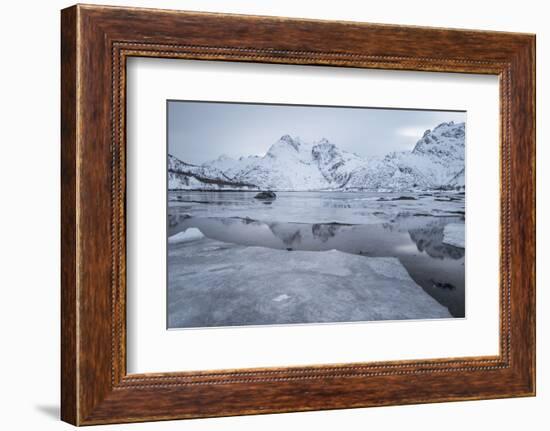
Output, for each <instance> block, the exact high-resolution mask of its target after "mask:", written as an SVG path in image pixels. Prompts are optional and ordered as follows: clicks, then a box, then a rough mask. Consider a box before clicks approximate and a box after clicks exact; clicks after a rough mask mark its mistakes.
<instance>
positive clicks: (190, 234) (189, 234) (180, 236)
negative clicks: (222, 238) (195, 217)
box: [168, 227, 204, 244]
mask: <svg viewBox="0 0 550 431" xmlns="http://www.w3.org/2000/svg"><path fill="white" fill-rule="evenodd" d="M202 238H204V235H203V234H202V232H201V231H200V229H197V228H196V227H190V228H188V229H186V230H184V231H183V232H178V233H177V234H175V235H172V236H171V237H169V238H168V243H169V244H174V243H178V242H191V241H196V240H198V239H202Z"/></svg>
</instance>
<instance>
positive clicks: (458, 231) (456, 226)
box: [443, 223, 466, 248]
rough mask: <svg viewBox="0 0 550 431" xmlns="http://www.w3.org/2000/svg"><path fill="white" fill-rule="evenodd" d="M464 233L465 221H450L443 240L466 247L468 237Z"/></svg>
mask: <svg viewBox="0 0 550 431" xmlns="http://www.w3.org/2000/svg"><path fill="white" fill-rule="evenodd" d="M464 233H465V232H464V223H449V224H448V225H446V226H445V229H444V230H443V242H444V243H445V244H449V245H454V246H455V247H460V248H464V246H465V239H466V238H465V234H464Z"/></svg>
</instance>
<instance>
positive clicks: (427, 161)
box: [168, 121, 465, 191]
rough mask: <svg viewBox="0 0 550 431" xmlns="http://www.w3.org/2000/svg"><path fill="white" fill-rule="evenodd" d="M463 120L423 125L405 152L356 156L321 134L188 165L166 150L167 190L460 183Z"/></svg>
mask: <svg viewBox="0 0 550 431" xmlns="http://www.w3.org/2000/svg"><path fill="white" fill-rule="evenodd" d="M464 149H465V124H464V123H454V122H452V121H451V122H449V123H441V124H439V125H437V126H436V127H435V128H434V129H432V130H426V131H425V132H424V134H423V136H422V137H421V138H420V139H419V140H418V141H417V143H416V144H415V146H414V147H413V149H412V150H411V151H400V152H391V153H389V154H387V155H385V156H383V157H361V156H359V155H357V154H355V153H352V152H349V151H346V150H343V149H341V148H339V147H338V146H337V145H336V144H334V143H332V142H330V141H328V140H327V139H325V138H322V139H320V140H319V141H314V142H305V141H303V140H301V139H300V138H299V137H292V136H290V135H283V136H282V137H281V138H280V139H279V140H277V141H276V142H275V143H273V144H272V145H271V146H270V147H269V149H268V151H267V152H266V154H265V155H264V156H263V157H262V156H243V157H239V158H238V159H234V158H231V157H228V156H226V155H221V156H220V157H218V158H217V159H215V160H212V161H209V162H205V163H203V164H201V165H193V164H189V163H186V162H184V161H181V160H179V159H177V158H176V157H174V156H173V155H171V154H169V155H168V183H169V184H168V187H169V189H171V190H182V189H201V190H231V189H235V190H255V189H270V190H280V191H283V190H288V191H314V190H318V191H320V190H344V191H354V190H357V191H359V190H369V191H370V190H373V191H406V190H421V189H435V188H448V189H452V188H454V189H462V188H464V185H465V184H464V155H465V151H464Z"/></svg>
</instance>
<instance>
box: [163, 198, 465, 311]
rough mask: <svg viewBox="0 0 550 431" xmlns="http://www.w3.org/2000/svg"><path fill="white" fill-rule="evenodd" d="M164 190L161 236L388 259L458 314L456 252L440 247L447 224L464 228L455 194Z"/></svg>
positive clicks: (460, 271) (461, 294)
mask: <svg viewBox="0 0 550 431" xmlns="http://www.w3.org/2000/svg"><path fill="white" fill-rule="evenodd" d="M255 194H256V193H255V192H202V191H171V192H169V205H168V206H169V211H168V213H169V223H168V235H169V236H170V235H174V234H175V233H177V232H180V231H182V230H185V229H187V228H189V227H196V228H199V229H200V230H201V232H202V233H203V234H204V235H205V236H206V237H208V238H211V239H214V240H218V241H223V242H227V243H233V244H239V245H245V246H261V247H269V248H274V249H281V250H288V251H289V252H292V251H293V250H306V251H320V252H321V251H324V250H332V249H336V250H339V251H342V252H345V253H352V254H356V255H361V256H369V257H396V258H398V259H399V261H400V262H401V263H402V265H403V266H404V267H405V268H406V269H407V271H408V273H409V274H410V276H411V277H412V279H413V280H414V281H415V282H416V283H417V284H419V285H420V286H422V288H423V289H424V290H425V291H426V292H427V293H428V294H429V295H431V296H432V297H433V298H435V299H436V300H437V301H438V302H440V303H441V304H443V305H444V306H446V307H447V308H448V309H449V311H450V313H451V314H452V315H453V316H454V317H464V316H465V288H464V285H465V283H464V278H465V277H464V274H465V266H464V263H465V259H464V249H463V248H458V247H454V246H451V245H448V244H445V243H443V230H444V227H445V225H447V224H448V223H464V195H461V194H456V193H450V194H447V193H443V192H439V193H437V192H436V193H434V192H427V193H417V194H411V193H409V194H403V193H395V194H391V193H372V192H360V193H342V192H277V199H275V200H274V201H272V202H264V201H259V200H257V199H254V195H255Z"/></svg>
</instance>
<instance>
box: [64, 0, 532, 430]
mask: <svg viewBox="0 0 550 431" xmlns="http://www.w3.org/2000/svg"><path fill="white" fill-rule="evenodd" d="M61 18H62V20H61V24H62V25H61V50H62V56H61V58H62V61H61V83H62V92H61V130H62V133H61V140H62V146H61V169H62V175H61V176H62V179H61V191H62V196H61V208H62V216H61V217H62V218H61V226H62V242H61V243H62V247H61V253H62V283H61V292H62V295H61V306H62V307H61V309H62V324H61V340H62V344H61V358H62V361H61V388H62V390H61V417H62V419H63V420H64V421H67V422H69V423H71V424H74V425H91V424H105V423H116V422H138V421H152V420H166V419H179V418H197V417H213V416H230V415H242V414H260V413H275V412H290V411H307V410H321V409H341V408H352V407H368V406H383V405H394V404H413V403H431V402H442V401H457V400H476V399H489V398H503V397H519V396H533V395H534V394H535V36H534V35H529V34H514V33H504V32H502V33H500V32H488V31H470V30H449V29H440V28H424V27H404V26H392V25H377V24H363V23H354V22H331V21H315V20H298V19H287V18H276V17H256V16H242V15H220V14H213V13H196V12H178V11H168V10H153V9H150V10H148V9H134V8H120V7H103V6H84V5H77V6H73V7H70V8H67V9H64V10H63V11H62V14H61ZM130 56H143V57H162V58H183V59H198V60H223V61H240V62H258V63H284V64H300V65H331V66H342V67H355V68H374V69H392V70H414V71H441V72H461V73H477V74H493V75H498V76H499V77H500V107H501V111H500V120H501V122H500V139H501V142H500V148H501V198H500V205H501V217H500V221H497V220H495V223H497V222H500V236H501V242H500V247H501V248H500V256H501V259H500V354H499V355H497V356H491V357H460V358H442V359H433V360H432V359H431V360H413V361H392V362H378V363H353V364H338V365H327V366H303V367H289V368H284V367H283V368H265V369H237V370H225V371H209V370H205V371H203V372H178V373H157V374H139V375H138V374H127V372H126V350H125V340H126V321H125V307H126V303H125V298H126V284H125V274H126V273H125V269H126V266H125V265H126V261H125V191H126V176H125V157H126V156H125V151H126V147H125V142H126V141H125V139H126V138H125V125H126V123H125V97H126V95H125V91H126V87H125V84H126V74H125V73H126V72H125V65H126V59H127V58H129V57H130Z"/></svg>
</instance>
